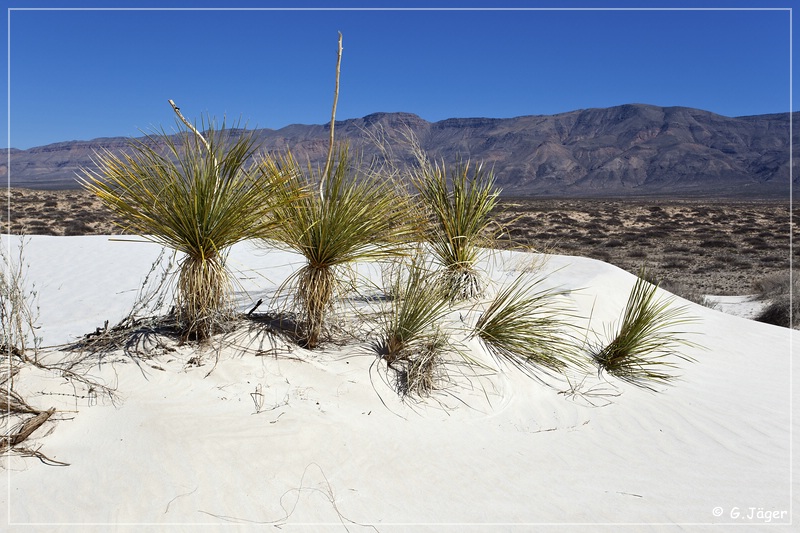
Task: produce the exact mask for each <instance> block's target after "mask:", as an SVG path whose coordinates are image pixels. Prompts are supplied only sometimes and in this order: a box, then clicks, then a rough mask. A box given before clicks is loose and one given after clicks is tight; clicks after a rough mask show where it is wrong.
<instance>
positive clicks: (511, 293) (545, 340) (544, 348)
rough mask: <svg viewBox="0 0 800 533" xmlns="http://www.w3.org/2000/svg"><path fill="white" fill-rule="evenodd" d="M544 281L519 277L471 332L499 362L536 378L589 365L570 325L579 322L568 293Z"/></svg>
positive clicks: (487, 310)
mask: <svg viewBox="0 0 800 533" xmlns="http://www.w3.org/2000/svg"><path fill="white" fill-rule="evenodd" d="M545 279H546V277H539V278H534V279H531V276H530V275H527V274H526V273H525V272H523V273H522V274H520V275H518V276H517V277H516V279H515V280H514V281H513V282H512V283H511V284H509V285H508V286H506V287H504V288H501V289H500V290H499V291H498V293H497V295H496V296H495V297H494V298H493V299H492V300H491V301H490V302H489V303H488V306H487V307H486V308H485V309H484V310H483V312H482V313H481V314H480V316H479V318H478V320H477V322H476V323H475V326H474V328H473V331H472V332H471V333H470V336H471V337H477V338H479V339H480V340H481V342H482V343H483V345H484V346H485V347H486V349H487V350H488V351H489V353H491V354H492V355H493V356H494V357H495V358H497V359H498V360H499V361H505V362H507V363H510V364H512V365H513V366H515V367H517V368H518V369H520V370H521V371H522V372H524V373H525V374H526V375H528V376H530V377H535V378H541V374H542V373H552V372H559V373H563V372H564V371H565V370H567V369H568V368H570V367H573V368H583V367H585V366H586V363H587V361H586V359H585V357H584V356H583V354H582V350H581V346H580V343H579V342H578V340H577V336H576V335H575V333H576V332H575V331H573V329H574V327H573V326H572V325H571V322H570V321H569V319H570V318H575V313H574V311H573V310H572V309H571V308H570V306H569V305H568V300H567V296H568V294H569V291H567V290H562V289H558V288H548V287H543V286H542V284H543V282H544V281H545Z"/></svg>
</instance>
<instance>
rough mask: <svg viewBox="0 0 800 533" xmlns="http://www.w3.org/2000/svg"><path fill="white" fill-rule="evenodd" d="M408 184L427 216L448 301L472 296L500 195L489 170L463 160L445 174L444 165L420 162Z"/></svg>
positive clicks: (478, 283)
mask: <svg viewBox="0 0 800 533" xmlns="http://www.w3.org/2000/svg"><path fill="white" fill-rule="evenodd" d="M448 182H449V184H448ZM414 183H415V185H416V187H417V189H418V191H419V193H420V197H421V199H422V201H423V204H424V205H425V207H426V209H427V211H428V213H429V216H430V227H429V230H428V235H427V238H428V241H429V242H430V245H431V248H432V250H433V253H434V254H435V255H436V257H437V259H438V261H439V262H440V264H441V266H442V267H443V273H442V282H443V285H444V286H445V287H446V288H447V291H448V293H449V297H450V299H451V300H452V301H454V302H455V301H461V300H469V299H472V298H475V297H477V296H478V295H479V294H480V293H481V290H482V287H481V280H480V273H479V272H478V271H477V270H476V267H475V265H476V263H477V261H478V259H479V257H480V247H481V246H482V245H484V244H485V238H486V230H487V228H488V227H489V225H490V224H491V223H492V218H491V212H492V209H493V208H494V206H495V204H496V203H497V197H498V195H499V194H500V191H499V189H497V188H495V186H494V177H493V175H492V173H491V172H485V171H484V170H483V169H482V168H481V166H477V167H475V168H474V169H470V165H469V163H466V164H463V165H459V166H458V167H456V169H455V171H453V172H448V171H447V169H446V168H445V166H444V163H442V164H438V163H437V164H435V165H432V164H430V163H428V162H427V161H423V162H422V164H421V168H420V169H419V172H418V173H417V175H416V176H414Z"/></svg>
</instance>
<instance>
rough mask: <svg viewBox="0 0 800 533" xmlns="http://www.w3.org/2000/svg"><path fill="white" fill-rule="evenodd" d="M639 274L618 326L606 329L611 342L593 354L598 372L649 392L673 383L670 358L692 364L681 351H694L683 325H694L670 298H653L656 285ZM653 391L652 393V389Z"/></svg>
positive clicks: (681, 308) (674, 366) (695, 345)
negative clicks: (684, 348) (605, 373)
mask: <svg viewBox="0 0 800 533" xmlns="http://www.w3.org/2000/svg"><path fill="white" fill-rule="evenodd" d="M644 278H645V275H644V270H642V271H640V273H639V277H638V278H637V279H636V283H634V285H633V288H632V289H631V292H630V295H629V297H628V302H627V304H626V305H625V309H624V310H623V313H622V317H621V320H620V322H619V325H618V326H617V327H616V328H614V327H613V326H612V327H609V328H608V331H607V336H608V338H609V339H611V341H610V342H609V343H608V344H607V345H605V346H603V347H602V348H600V349H596V350H594V354H593V357H594V360H595V362H596V363H597V365H598V367H599V370H600V371H601V372H602V371H605V372H608V373H609V374H611V375H613V376H616V377H617V378H620V379H622V380H624V381H627V382H630V383H632V384H634V385H638V386H640V387H644V388H649V389H653V384H667V383H669V382H671V381H672V380H674V379H675V375H674V374H673V373H672V372H671V371H672V370H673V369H674V368H676V367H677V364H676V363H675V362H674V361H671V360H669V358H670V357H675V358H678V359H683V360H685V361H693V359H692V358H691V357H689V356H687V355H685V354H683V353H682V352H681V351H680V348H681V347H698V345H697V344H696V343H694V342H691V341H689V340H688V339H686V338H685V335H686V334H687V332H685V331H682V330H681V329H679V328H681V327H682V326H684V325H687V324H690V323H692V322H696V319H694V318H693V317H691V316H690V315H689V314H688V312H687V308H686V307H685V306H675V305H674V298H671V297H667V298H657V297H656V290H657V289H658V286H657V285H653V284H651V283H649V282H648V281H646V280H645V279H644ZM653 390H654V389H653Z"/></svg>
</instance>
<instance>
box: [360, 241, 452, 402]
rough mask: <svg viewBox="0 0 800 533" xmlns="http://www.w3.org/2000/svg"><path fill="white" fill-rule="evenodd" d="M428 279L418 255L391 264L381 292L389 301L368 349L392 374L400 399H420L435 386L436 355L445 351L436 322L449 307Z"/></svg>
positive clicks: (431, 275)
mask: <svg viewBox="0 0 800 533" xmlns="http://www.w3.org/2000/svg"><path fill="white" fill-rule="evenodd" d="M434 276H435V273H434V272H432V271H431V270H430V269H429V268H427V267H426V265H424V264H423V260H422V257H421V255H416V256H414V258H413V259H412V260H411V261H410V262H401V263H399V264H398V265H397V268H395V270H394V272H393V273H392V276H391V287H389V289H388V291H387V292H389V293H390V294H391V295H392V298H391V300H390V302H389V306H388V309H387V310H386V313H385V315H384V317H383V322H382V323H381V331H380V336H379V338H378V340H377V341H376V342H375V343H374V345H373V346H374V349H375V351H376V352H377V353H378V355H380V356H381V357H382V358H383V359H384V360H385V361H386V363H387V365H388V366H389V368H392V369H394V370H395V371H396V372H397V373H398V389H399V391H400V393H401V394H404V395H406V394H416V395H420V396H421V395H425V394H428V393H430V392H431V391H432V390H433V389H434V388H435V387H436V382H437V377H438V375H439V374H440V372H441V361H440V356H441V354H442V352H443V351H446V350H447V347H448V339H447V335H446V334H445V333H444V332H443V331H442V330H441V329H440V328H439V326H438V323H439V322H440V320H441V319H442V318H443V317H444V316H445V315H446V314H447V313H448V312H449V311H450V306H449V302H448V299H447V296H446V294H444V292H443V291H442V290H441V289H440V286H439V285H438V284H436V283H435V282H434Z"/></svg>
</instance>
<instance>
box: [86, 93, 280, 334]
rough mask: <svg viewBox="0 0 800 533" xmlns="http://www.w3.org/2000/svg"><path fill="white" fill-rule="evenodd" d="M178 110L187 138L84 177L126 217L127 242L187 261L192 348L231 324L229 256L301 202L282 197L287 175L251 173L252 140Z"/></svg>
mask: <svg viewBox="0 0 800 533" xmlns="http://www.w3.org/2000/svg"><path fill="white" fill-rule="evenodd" d="M170 103H171V104H172V105H173V109H174V110H175V112H176V114H178V116H179V118H180V119H181V120H180V121H176V122H177V123H178V129H179V132H178V134H176V135H168V134H167V133H166V132H165V131H163V130H161V131H160V132H158V133H156V134H152V135H147V136H146V137H145V138H144V139H141V140H132V141H131V145H130V150H129V151H128V152H126V153H123V154H121V155H117V154H113V153H111V152H104V153H101V154H98V155H97V156H96V159H97V161H96V163H97V170H84V171H83V179H82V180H81V183H82V185H83V186H84V187H85V188H87V189H88V190H90V191H92V192H93V193H94V194H96V195H97V196H98V197H99V198H100V199H101V200H102V201H103V202H104V203H105V205H107V206H108V207H109V208H110V209H111V211H112V212H113V213H114V214H115V215H116V216H117V217H119V219H120V220H121V221H122V223H123V224H124V227H123V230H124V231H125V232H131V233H136V234H139V235H142V236H144V238H146V239H148V240H151V241H154V242H157V243H159V244H162V245H164V246H166V247H167V248H170V249H172V250H175V251H176V252H180V253H181V254H182V255H183V257H182V259H181V261H180V264H179V274H178V282H177V291H176V294H175V302H176V319H177V322H176V323H177V326H178V328H179V330H180V331H181V333H182V336H183V339H184V340H187V339H198V340H203V339H207V338H208V337H209V336H210V335H211V334H213V333H214V332H215V331H217V330H218V329H219V328H221V327H222V325H223V324H224V323H225V322H226V321H227V320H228V319H229V318H230V317H231V313H232V302H231V290H232V288H231V278H230V274H229V272H228V270H227V269H226V266H225V259H226V254H227V250H228V248H229V247H230V246H231V245H233V244H235V243H237V242H239V241H242V240H244V239H248V238H255V237H267V236H269V235H271V231H272V230H273V229H274V227H275V226H276V225H277V224H278V222H279V221H280V220H279V219H278V218H276V217H275V208H276V207H279V203H280V202H289V201H290V200H291V199H292V198H290V197H289V196H287V193H286V192H285V191H281V192H282V194H280V195H279V194H277V193H278V189H279V188H280V187H281V186H282V183H281V179H282V174H274V173H269V172H265V171H264V170H265V169H266V168H268V167H269V165H264V164H256V163H249V160H250V159H251V157H252V156H253V155H254V153H255V151H256V146H255V144H254V141H253V138H252V133H250V132H247V131H246V130H241V129H236V128H232V129H226V127H225V124H224V123H223V124H222V126H221V127H219V128H218V127H217V126H216V125H215V124H214V122H213V121H211V120H208V121H206V120H205V119H203V120H202V121H201V124H200V127H201V129H203V130H205V134H201V133H200V132H199V130H198V129H197V128H196V127H195V126H193V125H192V124H191V123H189V122H188V121H187V120H186V119H184V118H183V115H181V114H180V111H178V109H177V107H176V106H175V105H174V103H173V102H172V101H170ZM181 122H182V123H183V124H185V125H186V128H182V127H181ZM162 146H163V147H164V148H163V149H161V148H159V147H162Z"/></svg>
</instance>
